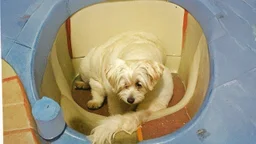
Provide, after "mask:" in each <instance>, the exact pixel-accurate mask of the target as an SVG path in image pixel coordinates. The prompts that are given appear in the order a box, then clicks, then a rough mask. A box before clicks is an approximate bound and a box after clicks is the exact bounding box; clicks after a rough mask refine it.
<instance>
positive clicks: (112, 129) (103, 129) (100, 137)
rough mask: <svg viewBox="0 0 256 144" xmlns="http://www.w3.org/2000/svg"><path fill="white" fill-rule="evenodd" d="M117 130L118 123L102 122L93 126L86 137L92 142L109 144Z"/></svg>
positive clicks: (93, 143)
mask: <svg viewBox="0 0 256 144" xmlns="http://www.w3.org/2000/svg"><path fill="white" fill-rule="evenodd" d="M117 132H118V125H115V124H114V123H112V124H111V123H104V124H102V125H99V126H97V127H96V128H94V129H93V130H92V132H91V135H90V136H89V137H88V138H89V140H91V141H92V144H111V141H112V139H113V138H114V136H115V134H116V133H117Z"/></svg>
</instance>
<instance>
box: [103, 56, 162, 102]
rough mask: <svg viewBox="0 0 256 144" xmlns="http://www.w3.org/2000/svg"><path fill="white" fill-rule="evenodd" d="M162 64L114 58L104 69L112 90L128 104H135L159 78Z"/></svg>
mask: <svg viewBox="0 0 256 144" xmlns="http://www.w3.org/2000/svg"><path fill="white" fill-rule="evenodd" d="M163 70H164V66H163V65H162V64H160V63H157V62H155V61H151V60H138V61H124V60H120V59H118V60H116V61H115V62H114V63H113V64H111V65H110V66H109V67H108V68H107V69H106V70H105V73H106V78H107V80H108V82H109V83H110V85H111V86H112V89H113V91H114V92H115V93H116V94H117V95H118V96H119V98H120V99H122V100H123V101H124V102H126V103H128V104H137V103H139V102H141V101H142V100H143V99H144V98H145V94H146V93H147V92H148V91H151V90H153V88H154V86H155V85H156V84H157V82H158V80H159V79H160V78H161V76H162V73H163Z"/></svg>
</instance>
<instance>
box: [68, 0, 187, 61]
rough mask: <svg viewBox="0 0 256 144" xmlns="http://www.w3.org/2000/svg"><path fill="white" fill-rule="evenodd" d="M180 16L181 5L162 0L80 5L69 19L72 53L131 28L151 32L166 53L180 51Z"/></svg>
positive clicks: (83, 52) (83, 51)
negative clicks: (86, 6) (83, 6)
mask: <svg viewBox="0 0 256 144" xmlns="http://www.w3.org/2000/svg"><path fill="white" fill-rule="evenodd" d="M131 9H133V10H132V11H131ZM106 15H111V17H106ZM183 16H184V9H182V8H181V7H179V6H177V5H175V4H172V3H167V2H163V1H125V2H122V3H101V4H98V5H93V6H90V7H88V8H85V9H81V10H80V11H79V12H77V13H76V14H75V15H73V16H72V17H71V19H70V20H71V41H72V48H73V49H72V51H73V57H81V56H85V55H87V54H88V52H89V50H90V49H91V48H93V47H95V46H98V45H100V44H103V43H104V42H105V41H107V40H108V39H109V38H110V37H112V36H115V35H117V34H119V33H122V32H126V31H131V30H132V31H145V32H150V33H153V34H154V35H156V36H157V37H158V38H159V39H160V40H161V42H162V44H163V46H164V47H165V48H166V52H167V54H168V55H175V56H176V55H180V54H181V44H182V31H183V30H182V27H183ZM138 19H139V20H138ZM113 28H114V29H113Z"/></svg>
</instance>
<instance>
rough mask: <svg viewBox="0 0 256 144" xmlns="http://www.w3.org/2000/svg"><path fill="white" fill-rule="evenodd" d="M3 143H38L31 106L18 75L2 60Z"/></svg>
mask: <svg viewBox="0 0 256 144" xmlns="http://www.w3.org/2000/svg"><path fill="white" fill-rule="evenodd" d="M2 78H3V79H2V83H3V123H4V125H3V127H4V144H38V143H39V141H38V137H37V134H36V132H35V129H36V127H35V123H34V121H33V118H32V115H31V107H30V105H29V103H28V101H27V97H26V93H25V91H24V88H23V86H22V84H21V82H20V79H19V77H18V76H17V75H16V73H15V72H14V70H13V69H12V68H11V67H10V65H9V64H8V63H6V62H5V61H3V60H2Z"/></svg>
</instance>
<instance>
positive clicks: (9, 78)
mask: <svg viewBox="0 0 256 144" xmlns="http://www.w3.org/2000/svg"><path fill="white" fill-rule="evenodd" d="M14 79H18V76H17V75H16V76H12V77H8V78H4V79H3V80H2V82H3V83H4V82H8V81H11V80H14Z"/></svg>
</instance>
